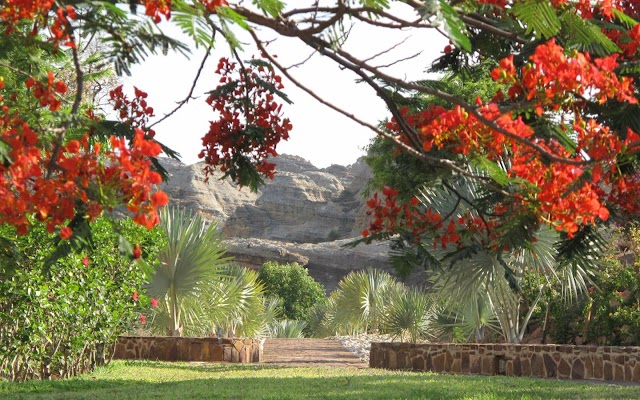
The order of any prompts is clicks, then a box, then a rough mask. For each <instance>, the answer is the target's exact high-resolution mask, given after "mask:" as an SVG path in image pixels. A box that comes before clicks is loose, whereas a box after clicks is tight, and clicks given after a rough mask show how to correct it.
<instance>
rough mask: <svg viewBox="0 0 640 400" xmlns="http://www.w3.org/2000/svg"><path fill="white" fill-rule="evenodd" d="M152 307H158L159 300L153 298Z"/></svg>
mask: <svg viewBox="0 0 640 400" xmlns="http://www.w3.org/2000/svg"><path fill="white" fill-rule="evenodd" d="M151 307H158V300H156V299H154V298H151Z"/></svg>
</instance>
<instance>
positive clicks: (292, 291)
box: [259, 262, 325, 321]
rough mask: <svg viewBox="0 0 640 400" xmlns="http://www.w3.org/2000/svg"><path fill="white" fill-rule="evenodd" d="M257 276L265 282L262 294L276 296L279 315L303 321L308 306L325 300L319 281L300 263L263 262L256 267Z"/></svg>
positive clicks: (306, 317) (309, 307)
mask: <svg viewBox="0 0 640 400" xmlns="http://www.w3.org/2000/svg"><path fill="white" fill-rule="evenodd" d="M259 279H260V280H261V281H262V282H263V283H264V285H265V295H266V296H271V297H275V298H278V299H279V300H280V307H281V310H282V317H283V319H292V320H303V321H306V320H307V319H308V317H309V311H310V309H311V308H312V307H313V306H314V305H315V304H317V303H320V302H324V301H325V291H324V287H323V286H322V284H320V283H318V282H316V281H315V280H314V279H313V278H312V277H311V276H309V273H308V272H307V270H306V269H305V268H304V267H303V266H301V265H300V264H297V263H293V264H278V263H275V262H267V263H265V264H264V265H263V266H262V268H260V272H259Z"/></svg>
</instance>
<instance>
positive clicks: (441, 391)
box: [0, 361, 640, 400]
mask: <svg viewBox="0 0 640 400" xmlns="http://www.w3.org/2000/svg"><path fill="white" fill-rule="evenodd" d="M539 398H544V399H604V398H611V399H640V386H619V385H610V384H594V383H583V382H571V381H557V380H543V379H527V378H506V377H484V376H483V377H481V376H463V375H437V374H431V373H413V372H393V371H384V370H378V369H360V370H356V369H349V368H289V367H273V366H264V365H263V366H255V365H238V364H225V365H194V364H187V363H161V362H144V361H133V362H131V361H114V362H113V363H111V365H109V366H108V367H105V368H100V369H98V370H97V371H95V372H94V373H92V374H87V375H83V376H81V377H78V378H75V379H70V380H58V381H43V382H35V381H34V382H27V383H22V384H18V383H7V382H0V399H3V400H5V399H6V400H8V399H90V400H102V399H134V400H142V399H154V400H158V399H178V400H188V399H274V400H281V399H539Z"/></svg>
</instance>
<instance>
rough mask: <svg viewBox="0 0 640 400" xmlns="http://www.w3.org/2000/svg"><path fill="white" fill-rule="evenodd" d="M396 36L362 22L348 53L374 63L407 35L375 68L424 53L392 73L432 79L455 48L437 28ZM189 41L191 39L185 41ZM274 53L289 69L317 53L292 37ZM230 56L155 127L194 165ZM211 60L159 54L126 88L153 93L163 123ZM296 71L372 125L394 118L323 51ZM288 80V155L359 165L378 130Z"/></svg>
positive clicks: (219, 51) (322, 163)
mask: <svg viewBox="0 0 640 400" xmlns="http://www.w3.org/2000/svg"><path fill="white" fill-rule="evenodd" d="M160 26H161V28H163V29H164V30H166V32H167V33H169V34H171V35H175V34H176V32H178V33H179V31H178V30H177V29H173V28H172V27H171V26H169V24H167V23H166V22H162V23H161V25H160ZM393 33H394V34H393V35H392V34H390V32H388V30H387V31H385V30H382V31H380V30H379V29H378V30H376V29H372V28H370V27H368V26H363V25H362V24H357V23H356V25H355V26H354V28H353V29H352V31H351V34H350V37H349V39H348V41H347V42H346V44H345V45H344V46H343V48H344V49H345V50H348V51H352V52H353V53H354V54H355V55H357V56H361V57H363V58H368V57H371V56H373V55H374V54H377V53H379V52H381V51H383V50H386V49H388V48H390V47H392V46H393V45H395V44H397V43H399V42H401V41H402V40H403V39H405V38H407V40H406V42H404V43H403V45H402V46H399V47H398V48H396V49H395V50H394V51H393V52H391V53H390V54H388V55H385V57H384V58H382V57H381V58H380V59H375V60H374V61H372V62H371V63H372V64H373V65H384V64H386V63H389V62H391V61H393V60H396V59H401V58H404V57H408V56H411V55H413V54H415V53H417V52H420V51H422V54H421V55H420V56H419V57H417V58H413V59H411V60H409V61H406V62H403V63H400V64H397V65H394V66H393V67H391V68H386V69H384V70H385V71H386V72H391V73H393V74H394V75H395V76H397V77H401V78H407V79H410V80H415V79H420V78H425V77H426V74H425V73H424V70H425V69H426V68H427V67H428V66H429V64H430V63H431V61H432V60H433V59H435V58H437V57H439V56H440V55H441V54H442V53H441V52H442V49H443V48H444V46H445V45H446V44H447V41H446V39H444V38H442V36H440V35H439V34H437V33H436V32H435V31H434V30H428V31H427V30H423V31H421V32H419V33H416V32H411V33H410V32H393ZM261 35H262V37H263V38H266V37H268V38H275V35H274V34H270V32H263V33H261ZM187 40H188V38H186V37H185V38H184V41H185V42H186V41H187ZM241 40H243V41H244V42H245V43H247V45H246V46H244V47H245V52H244V53H243V54H244V55H245V57H244V58H245V59H250V58H251V55H252V54H254V53H255V52H254V51H253V47H252V46H251V42H249V39H248V38H247V39H246V40H244V37H243V38H242V39H241ZM269 50H270V51H271V53H272V54H277V55H278V59H279V60H280V62H281V63H282V64H283V65H285V66H289V65H293V64H296V63H299V62H301V61H302V60H304V59H306V58H307V57H308V56H309V55H310V54H311V50H310V49H309V48H308V47H306V46H305V45H304V44H302V43H301V42H299V41H296V40H294V39H290V38H279V39H277V40H276V41H275V42H274V43H272V44H271V45H270V46H269ZM228 54H229V51H228V47H227V46H226V44H225V43H223V42H222V41H220V42H219V44H218V48H216V49H214V50H213V53H212V54H211V56H210V57H209V59H208V60H207V63H206V65H205V68H204V70H203V73H202V76H201V78H200V81H199V83H198V85H197V87H196V90H195V92H194V95H195V96H197V98H196V99H195V100H191V101H190V102H189V103H188V104H187V105H185V106H184V107H182V108H181V109H180V111H178V112H177V113H176V114H174V115H173V116H172V117H170V118H169V119H167V120H166V121H164V122H162V123H161V124H159V125H157V126H156V127H154V129H155V130H156V132H157V139H158V140H160V141H161V142H162V143H164V144H166V145H167V146H169V147H170V148H172V149H174V150H176V151H178V152H179V153H180V154H181V157H182V161H183V162H184V163H186V164H192V163H195V162H198V161H199V159H198V153H199V152H200V150H201V138H202V136H203V135H204V134H205V133H206V132H207V130H208V126H209V121H210V120H212V119H213V118H214V117H215V115H214V113H213V112H212V111H211V108H210V107H209V106H208V105H207V104H206V103H205V99H206V95H205V94H204V93H206V92H207V91H209V90H212V89H214V88H215V87H216V86H217V84H218V79H219V77H218V76H216V75H215V73H214V70H215V68H216V65H217V62H218V59H219V58H220V57H223V56H228ZM203 55H204V49H202V48H200V49H194V50H193V52H192V54H191V55H190V56H189V59H187V58H185V57H184V56H181V55H179V54H169V55H168V56H153V57H151V58H150V59H148V60H147V61H145V62H144V63H142V64H139V65H136V66H135V67H134V68H133V69H132V76H131V77H130V78H127V79H125V86H130V85H133V84H134V83H135V85H136V86H137V87H138V88H140V89H141V90H144V91H146V92H148V93H149V98H148V101H149V104H150V105H151V106H152V107H154V109H155V114H156V118H160V117H162V116H163V115H164V114H165V113H167V112H169V111H171V110H172V109H173V108H174V107H175V106H176V102H178V101H180V100H182V99H183V98H185V97H186V95H187V94H188V92H189V88H190V87H191V84H192V82H193V78H194V77H195V75H196V71H197V69H198V67H199V65H200V62H201V60H202V57H203ZM292 74H293V75H294V77H295V78H296V79H298V80H299V81H301V82H303V83H304V84H305V85H306V86H307V87H309V88H311V89H312V90H314V91H315V92H316V93H317V94H319V95H321V96H323V97H324V98H326V99H327V100H329V101H330V102H332V103H334V104H336V105H339V106H341V107H344V108H345V109H348V110H349V112H350V113H352V114H354V115H356V116H358V117H359V118H361V119H363V120H365V121H367V122H369V123H372V124H374V125H375V124H377V123H378V122H379V121H381V120H383V119H385V118H387V117H388V112H387V110H386V107H385V105H384V103H383V102H382V100H381V99H380V98H378V97H377V96H376V94H375V92H374V91H373V89H371V88H369V87H368V86H366V85H365V84H361V83H360V84H358V83H356V82H355V81H356V79H357V76H356V75H355V74H353V73H351V72H350V71H342V70H340V69H339V68H338V67H337V66H336V65H334V64H333V62H332V61H331V60H328V59H326V58H324V57H322V56H321V55H319V54H315V55H314V56H313V57H312V58H311V59H310V60H309V61H307V62H306V63H305V64H304V65H302V66H300V67H297V68H295V69H293V70H292ZM283 83H284V85H285V90H284V91H285V92H286V93H287V95H288V96H289V98H290V99H291V100H292V101H293V103H294V104H293V105H291V106H287V107H286V108H285V109H284V112H285V113H286V116H288V117H289V118H290V119H291V121H292V123H293V131H292V133H291V135H290V139H289V140H288V141H287V142H282V143H280V145H279V146H278V148H277V151H278V152H279V153H280V154H293V155H298V156H300V157H303V158H305V159H307V160H309V161H311V162H312V163H313V164H314V165H315V166H317V167H321V168H323V167H327V166H329V165H331V164H341V165H348V164H352V163H354V162H355V161H356V160H357V159H358V157H360V156H362V155H364V147H365V146H366V145H367V144H368V143H369V141H370V139H371V138H372V137H373V135H374V133H373V132H371V131H370V130H369V129H367V128H365V127H362V126H361V125H359V124H357V123H355V122H353V121H351V120H350V119H348V118H347V117H344V116H342V115H340V114H338V113H337V112H335V111H333V110H331V109H329V108H327V107H326V106H324V105H322V104H320V103H318V102H316V101H315V100H314V99H313V98H311V97H310V96H309V95H307V94H306V93H304V92H303V91H301V90H300V89H298V88H296V87H295V86H294V85H293V83H291V82H288V81H287V80H284V81H283Z"/></svg>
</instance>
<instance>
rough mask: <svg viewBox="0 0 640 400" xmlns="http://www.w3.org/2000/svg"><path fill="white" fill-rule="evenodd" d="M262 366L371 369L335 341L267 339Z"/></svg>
mask: <svg viewBox="0 0 640 400" xmlns="http://www.w3.org/2000/svg"><path fill="white" fill-rule="evenodd" d="M262 364H265V365H277V366H286V367H351V368H368V367H369V365H368V364H367V363H365V362H364V361H362V360H360V359H359V358H358V357H357V356H356V355H355V354H353V353H352V352H350V351H349V350H347V349H346V348H345V347H344V346H343V345H342V344H341V343H340V342H339V341H337V340H333V339H275V338H273V339H266V340H265V342H264V348H263V352H262Z"/></svg>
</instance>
